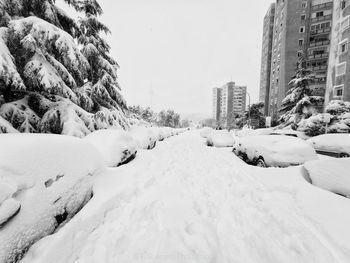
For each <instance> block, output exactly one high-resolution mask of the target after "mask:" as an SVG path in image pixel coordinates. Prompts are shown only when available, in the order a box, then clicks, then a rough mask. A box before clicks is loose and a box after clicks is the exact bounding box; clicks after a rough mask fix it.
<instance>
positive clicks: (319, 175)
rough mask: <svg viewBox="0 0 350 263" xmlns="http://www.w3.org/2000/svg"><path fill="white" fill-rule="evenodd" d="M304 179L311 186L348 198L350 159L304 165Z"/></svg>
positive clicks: (349, 191)
mask: <svg viewBox="0 0 350 263" xmlns="http://www.w3.org/2000/svg"><path fill="white" fill-rule="evenodd" d="M304 169H305V171H306V179H307V180H308V181H309V182H310V183H311V184H313V185H315V186H318V187H320V188H322V189H325V190H328V191H330V192H333V193H335V194H339V195H342V196H345V197H347V198H350V176H349V171H350V159H348V158H344V159H336V158H331V159H328V160H321V161H312V162H307V163H305V164H304Z"/></svg>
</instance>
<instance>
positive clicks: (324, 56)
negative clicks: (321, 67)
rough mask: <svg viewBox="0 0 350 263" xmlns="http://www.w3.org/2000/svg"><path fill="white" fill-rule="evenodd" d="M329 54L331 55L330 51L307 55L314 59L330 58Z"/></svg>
mask: <svg viewBox="0 0 350 263" xmlns="http://www.w3.org/2000/svg"><path fill="white" fill-rule="evenodd" d="M328 56H329V53H328V52H325V53H322V54H314V55H308V56H307V57H308V59H309V60H314V59H321V58H328Z"/></svg>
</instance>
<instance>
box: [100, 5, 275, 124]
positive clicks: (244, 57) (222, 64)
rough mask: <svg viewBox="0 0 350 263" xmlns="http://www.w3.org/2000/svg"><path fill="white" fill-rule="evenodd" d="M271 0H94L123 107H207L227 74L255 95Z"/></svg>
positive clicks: (200, 110)
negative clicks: (108, 31) (99, 8)
mask: <svg viewBox="0 0 350 263" xmlns="http://www.w3.org/2000/svg"><path fill="white" fill-rule="evenodd" d="M271 2H273V0H100V1H99V3H100V4H101V6H102V8H103V11H104V14H103V16H102V18H101V20H102V21H103V22H104V23H105V24H106V25H107V26H108V27H109V28H110V29H111V31H112V34H111V35H109V36H108V37H107V38H108V40H109V42H110V44H111V46H112V56H114V57H115V58H116V59H117V61H118V63H119V64H120V70H119V82H120V84H121V87H122V89H123V94H124V97H125V99H126V100H127V102H128V104H129V105H133V104H140V105H143V106H150V105H151V106H152V108H154V109H155V110H156V111H158V110H161V109H168V108H173V109H175V110H176V111H177V112H180V113H201V114H202V115H207V116H208V117H209V116H210V115H211V112H212V108H211V107H212V100H211V95H212V88H213V87H220V86H222V85H224V84H225V83H226V82H228V81H230V80H233V81H235V82H236V83H237V84H239V85H247V86H248V91H249V92H250V93H251V96H252V101H257V100H258V93H259V92H258V89H259V77H260V76H259V74H260V73H259V72H260V55H261V38H262V28H263V18H264V15H265V13H266V11H267V9H268V6H269V4H270V3H271ZM152 94H153V95H152Z"/></svg>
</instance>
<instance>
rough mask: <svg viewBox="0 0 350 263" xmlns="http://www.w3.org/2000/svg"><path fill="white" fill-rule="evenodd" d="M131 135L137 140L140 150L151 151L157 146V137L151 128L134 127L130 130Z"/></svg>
mask: <svg viewBox="0 0 350 263" xmlns="http://www.w3.org/2000/svg"><path fill="white" fill-rule="evenodd" d="M129 132H130V135H131V136H132V137H133V138H134V139H135V140H136V143H137V146H138V148H140V149H146V150H151V149H153V148H154V147H155V146H156V142H157V135H156V134H155V133H154V131H152V129H150V128H146V127H141V126H133V127H132V128H131V129H130V131H129Z"/></svg>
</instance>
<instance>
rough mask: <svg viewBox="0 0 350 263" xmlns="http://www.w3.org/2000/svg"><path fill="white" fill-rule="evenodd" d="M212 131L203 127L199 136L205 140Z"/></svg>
mask: <svg viewBox="0 0 350 263" xmlns="http://www.w3.org/2000/svg"><path fill="white" fill-rule="evenodd" d="M212 131H214V130H213V129H212V128H210V127H204V128H202V129H201V131H200V135H201V136H202V137H203V138H205V139H207V138H208V136H209V135H210V133H211V132H212Z"/></svg>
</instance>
